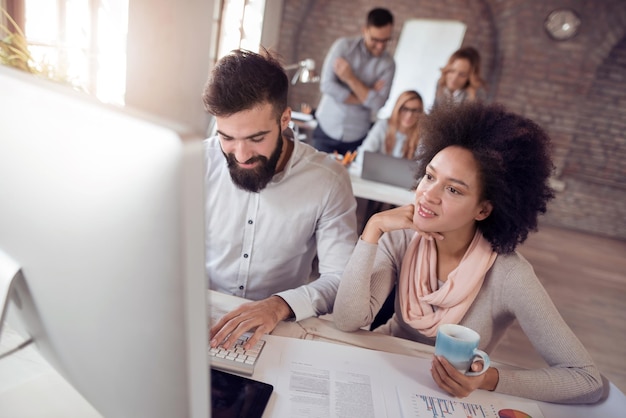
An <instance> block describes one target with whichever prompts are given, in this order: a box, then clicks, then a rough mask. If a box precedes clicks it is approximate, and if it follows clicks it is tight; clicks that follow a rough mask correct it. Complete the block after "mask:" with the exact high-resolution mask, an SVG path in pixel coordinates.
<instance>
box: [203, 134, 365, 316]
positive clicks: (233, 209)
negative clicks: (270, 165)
mask: <svg viewBox="0 0 626 418" xmlns="http://www.w3.org/2000/svg"><path fill="white" fill-rule="evenodd" d="M204 145H205V158H206V163H207V166H206V174H205V202H206V207H205V211H206V237H205V240H206V260H205V262H206V271H207V275H208V279H209V287H210V288H211V289H213V290H217V291H219V292H223V293H227V294H231V295H236V296H240V297H244V298H248V299H252V300H261V299H265V298H267V297H269V296H271V295H274V294H276V295H278V296H280V297H282V298H283V299H284V300H285V301H286V302H287V303H288V304H289V306H290V308H291V310H292V311H293V312H294V313H295V315H296V318H295V319H296V320H298V321H299V320H301V319H305V318H308V317H311V316H316V315H322V314H325V313H329V312H332V308H333V304H334V300H335V295H336V293H337V288H338V286H339V280H340V278H341V274H342V273H343V269H344V267H345V265H346V263H347V262H348V259H349V258H350V255H351V253H352V250H353V248H354V245H355V243H356V239H357V236H356V212H355V209H356V200H355V199H354V196H353V194H352V185H351V183H350V177H349V175H348V173H347V170H346V169H345V168H344V167H343V166H341V165H340V164H339V163H337V162H336V161H334V160H333V159H332V157H330V156H329V155H327V154H326V153H322V152H319V151H317V150H315V149H314V148H313V147H311V146H309V145H307V144H304V143H301V142H298V141H295V142H294V149H293V153H292V155H291V157H290V159H289V161H288V162H287V165H286V166H285V169H284V170H283V171H282V172H280V173H278V174H276V175H275V176H274V178H273V179H272V180H271V181H270V182H269V183H268V185H267V186H266V187H265V188H264V189H263V190H261V191H260V192H259V193H253V192H248V191H245V190H243V189H240V188H238V187H237V186H236V185H235V184H234V183H233V182H232V180H231V177H230V173H229V171H228V167H227V164H226V158H225V157H224V154H223V153H222V150H221V147H220V143H219V139H218V138H217V137H213V138H209V139H207V140H205V144H204ZM316 254H317V256H318V259H319V264H318V270H319V273H320V276H319V278H317V279H316V280H314V281H312V282H310V283H309V281H310V276H311V271H312V263H313V260H314V258H315V255H316Z"/></svg>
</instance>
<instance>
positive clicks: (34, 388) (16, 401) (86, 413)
mask: <svg viewBox="0 0 626 418" xmlns="http://www.w3.org/2000/svg"><path fill="white" fill-rule="evenodd" d="M208 301H209V306H210V308H211V316H212V317H213V318H217V317H219V316H221V315H222V314H223V313H225V312H227V311H229V310H231V309H233V308H234V307H235V306H238V305H239V304H240V303H242V302H243V301H244V300H243V299H240V298H236V297H233V296H228V295H224V294H220V293H216V292H209V298H208ZM5 334H6V331H5ZM272 335H275V336H282V337H290V339H299V340H315V341H320V342H328V343H333V344H342V345H345V346H352V347H362V348H368V349H372V350H378V351H384V352H386V353H389V354H385V356H386V357H385V358H384V359H385V360H386V361H387V362H388V363H389V364H392V365H393V364H395V365H396V366H398V365H399V366H400V367H402V362H404V361H406V360H407V357H405V356H411V357H415V358H420V359H425V358H430V357H431V356H432V353H433V347H431V346H427V345H423V344H418V343H415V342H413V341H408V340H403V339H400V338H395V337H390V336H385V335H378V334H375V333H371V332H369V331H357V332H354V333H345V332H341V331H339V330H337V329H336V328H335V327H334V325H333V323H332V322H330V321H327V320H325V319H321V318H309V319H306V320H304V321H300V322H298V323H295V322H282V323H280V324H279V325H278V326H277V327H276V329H275V330H274V331H273V332H272ZM11 338H12V336H11V335H9V340H10V339H11ZM292 341H294V343H295V340H292ZM302 343H303V342H298V344H302ZM2 344H3V345H5V346H6V345H9V346H10V345H12V341H8V340H7V339H6V335H3V339H2ZM346 348H347V347H346ZM342 351H343V348H339V347H337V348H335V349H334V350H333V353H338V354H337V355H341V354H340V352H342ZM360 351H363V353H365V354H366V355H372V354H374V352H372V351H369V350H360ZM392 353H394V354H392ZM261 359H265V360H264V361H266V362H269V363H264V364H263V365H261V364H260V365H259V366H260V367H259V366H257V367H258V372H257V371H255V375H254V376H253V377H254V378H256V379H258V380H263V381H267V382H268V383H275V382H272V381H271V379H273V378H275V377H273V376H275V375H276V373H275V371H276V370H272V369H271V367H274V366H272V361H274V360H275V356H266V357H263V356H262V357H261ZM273 359H274V360H273ZM274 362H275V361H274ZM500 366H501V367H506V366H503V365H500ZM409 368H410V367H409ZM420 373H421V375H420V376H421V377H420V379H423V381H427V380H428V379H429V375H428V376H426V373H427V372H426V371H425V370H422V371H421V372H420ZM422 375H423V376H422ZM494 396H504V395H497V394H495V395H494ZM279 398H281V394H278V393H276V394H274V395H273V399H272V400H271V401H270V404H269V405H268V409H267V410H266V414H265V415H264V417H272V416H275V415H272V413H273V410H274V408H276V407H277V405H276V402H277V399H279ZM533 402H535V403H536V404H537V405H539V407H540V408H541V410H542V412H543V414H544V416H545V417H546V418H560V417H563V418H565V417H568V418H576V417H580V418H583V417H584V418H588V417H605V418H606V417H608V418H620V417H623V416H624V412H625V411H626V396H624V394H623V393H622V392H620V391H619V390H618V389H617V388H616V387H615V386H614V385H613V384H610V386H609V391H608V398H607V399H606V400H605V401H603V402H601V403H598V404H596V405H591V406H589V405H576V406H567V405H558V404H549V403H544V402H537V401H533ZM0 416H3V417H5V416H6V417H11V418H27V417H28V418H30V417H33V418H34V417H36V418H51V417H54V418H56V417H59V418H61V417H62V418H67V417H77V418H101V415H100V414H99V413H98V412H97V411H95V410H94V409H93V408H92V407H91V406H90V405H89V403H88V402H87V401H85V400H84V398H82V397H81V396H80V395H79V394H78V393H77V392H76V390H75V389H74V388H73V387H72V386H70V385H69V384H68V383H67V382H66V381H65V380H64V379H63V378H62V377H61V376H60V375H59V374H58V373H57V372H56V371H55V370H54V369H52V367H51V366H50V365H49V364H48V363H47V362H46V361H45V360H43V359H42V358H41V356H39V355H38V353H37V352H36V350H35V349H34V348H33V347H32V346H29V347H27V348H25V349H24V350H23V351H21V352H18V353H17V355H13V356H10V357H9V358H5V359H3V360H2V361H0Z"/></svg>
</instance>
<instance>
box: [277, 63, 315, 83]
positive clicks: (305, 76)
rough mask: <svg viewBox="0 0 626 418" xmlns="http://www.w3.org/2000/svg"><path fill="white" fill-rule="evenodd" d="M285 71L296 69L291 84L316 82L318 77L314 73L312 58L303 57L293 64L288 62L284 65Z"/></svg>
mask: <svg viewBox="0 0 626 418" xmlns="http://www.w3.org/2000/svg"><path fill="white" fill-rule="evenodd" d="M284 68H285V71H289V70H296V72H295V74H294V75H293V77H292V78H291V84H292V85H296V84H297V83H298V82H300V83H317V82H319V81H320V77H319V76H318V75H316V74H315V61H314V60H313V59H312V58H306V59H303V60H302V61H300V62H297V63H295V64H289V65H287V66H285V67H284Z"/></svg>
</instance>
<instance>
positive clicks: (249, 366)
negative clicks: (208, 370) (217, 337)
mask: <svg viewBox="0 0 626 418" xmlns="http://www.w3.org/2000/svg"><path fill="white" fill-rule="evenodd" d="M251 335H252V334H251V333H245V334H244V335H242V336H241V337H239V339H238V340H237V342H236V343H235V344H233V346H232V347H230V348H229V349H228V350H227V349H225V348H224V347H222V346H218V347H215V348H210V347H209V349H208V350H207V352H208V354H209V363H210V364H211V367H214V368H216V369H219V370H223V371H226V372H233V373H240V374H245V375H248V376H251V375H252V373H254V367H255V366H256V363H257V360H258V358H259V356H260V355H261V351H262V350H263V347H264V346H265V340H263V339H261V340H259V341H258V342H257V343H256V344H255V346H254V347H251V348H250V349H249V350H245V349H244V348H243V345H244V344H245V343H246V342H247V341H248V338H250V336H251Z"/></svg>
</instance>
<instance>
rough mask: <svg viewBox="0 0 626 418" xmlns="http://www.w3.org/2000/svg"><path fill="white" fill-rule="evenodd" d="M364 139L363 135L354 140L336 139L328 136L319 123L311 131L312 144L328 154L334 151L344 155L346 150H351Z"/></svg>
mask: <svg viewBox="0 0 626 418" xmlns="http://www.w3.org/2000/svg"><path fill="white" fill-rule="evenodd" d="M364 139H365V137H363V138H361V139H359V140H357V141H354V142H343V141H337V140H336V139H334V138H331V137H330V136H328V135H327V134H326V132H324V131H323V130H322V128H320V126H319V125H317V126H316V127H315V130H314V131H313V146H314V147H315V148H316V149H318V150H319V151H324V152H327V153H329V154H332V153H333V152H335V151H337V152H338V153H339V154H342V155H345V154H346V153H347V152H348V151H351V152H353V151H355V150H356V149H357V148H358V147H359V145H361V144H362V143H363V140H364Z"/></svg>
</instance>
